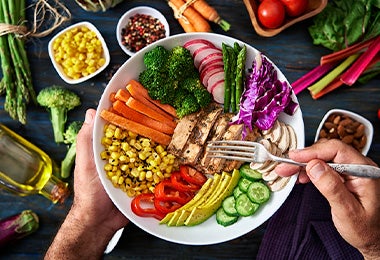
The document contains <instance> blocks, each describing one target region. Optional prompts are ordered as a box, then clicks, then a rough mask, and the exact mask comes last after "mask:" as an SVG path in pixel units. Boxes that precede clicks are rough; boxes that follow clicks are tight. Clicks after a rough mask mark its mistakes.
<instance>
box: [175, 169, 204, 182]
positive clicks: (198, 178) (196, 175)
mask: <svg viewBox="0 0 380 260" xmlns="http://www.w3.org/2000/svg"><path fill="white" fill-rule="evenodd" d="M179 172H180V173H181V176H182V178H184V179H185V180H186V181H187V182H189V183H192V184H195V185H198V186H202V185H203V184H204V183H205V182H206V181H207V177H206V175H204V174H203V173H201V172H199V171H197V170H196V169H194V168H192V167H190V166H187V165H180V167H179Z"/></svg>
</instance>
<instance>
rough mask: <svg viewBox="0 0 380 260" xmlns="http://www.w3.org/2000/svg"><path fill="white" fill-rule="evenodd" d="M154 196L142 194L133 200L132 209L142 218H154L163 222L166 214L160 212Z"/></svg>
mask: <svg viewBox="0 0 380 260" xmlns="http://www.w3.org/2000/svg"><path fill="white" fill-rule="evenodd" d="M154 200H155V198H154V194H153V193H142V194H139V195H137V196H136V197H134V198H133V200H132V202H131V208H132V211H133V213H135V214H136V215H137V216H140V217H154V218H156V219H158V220H161V219H163V218H164V217H165V215H166V214H165V213H162V212H161V211H158V210H157V209H156V207H155V206H154Z"/></svg>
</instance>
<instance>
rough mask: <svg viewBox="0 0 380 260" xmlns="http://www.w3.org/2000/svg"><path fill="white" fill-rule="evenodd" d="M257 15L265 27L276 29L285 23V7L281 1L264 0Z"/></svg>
mask: <svg viewBox="0 0 380 260" xmlns="http://www.w3.org/2000/svg"><path fill="white" fill-rule="evenodd" d="M257 14H258V18H259V21H260V23H261V24H262V25H263V26H265V27H267V28H270V29H275V28H278V27H280V26H281V25H282V24H283V23H284V20H285V6H284V5H283V3H282V2H281V1H280V0H264V1H262V2H261V3H260V5H259V7H258V9H257Z"/></svg>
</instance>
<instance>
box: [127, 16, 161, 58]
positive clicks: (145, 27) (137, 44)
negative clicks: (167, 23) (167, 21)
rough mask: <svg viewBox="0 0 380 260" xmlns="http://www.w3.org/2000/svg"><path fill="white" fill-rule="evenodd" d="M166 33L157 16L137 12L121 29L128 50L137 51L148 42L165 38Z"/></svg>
mask: <svg viewBox="0 0 380 260" xmlns="http://www.w3.org/2000/svg"><path fill="white" fill-rule="evenodd" d="M165 33H166V30H165V27H164V25H163V24H162V23H161V22H160V21H159V20H158V19H157V18H154V17H152V16H150V15H146V14H135V15H134V16H132V17H131V18H130V20H129V22H128V24H127V25H126V27H125V28H123V29H122V31H121V36H122V44H123V45H124V46H125V47H126V48H127V49H128V50H130V51H132V52H137V51H139V50H141V49H142V48H144V47H145V46H147V45H148V44H151V43H153V42H155V41H157V40H159V39H162V38H165Z"/></svg>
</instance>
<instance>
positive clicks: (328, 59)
mask: <svg viewBox="0 0 380 260" xmlns="http://www.w3.org/2000/svg"><path fill="white" fill-rule="evenodd" d="M375 39H376V38H371V39H369V40H366V41H364V42H358V43H356V44H354V45H351V46H350V47H347V48H345V49H342V50H340V51H336V52H333V53H331V54H327V55H324V56H322V57H321V63H320V64H321V65H324V64H326V63H332V62H338V61H340V60H342V59H344V58H347V57H349V56H351V55H352V54H355V53H357V52H359V51H361V50H363V49H365V48H368V46H369V45H371V43H373V42H374V41H375Z"/></svg>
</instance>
